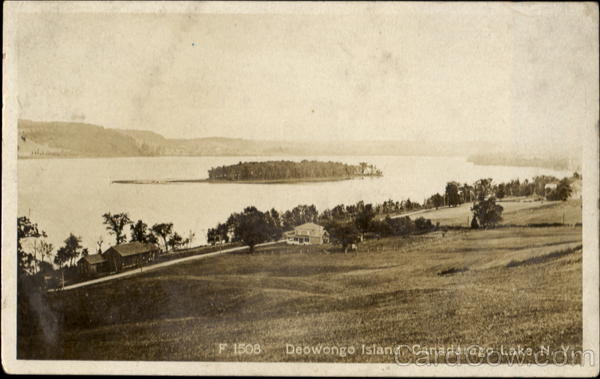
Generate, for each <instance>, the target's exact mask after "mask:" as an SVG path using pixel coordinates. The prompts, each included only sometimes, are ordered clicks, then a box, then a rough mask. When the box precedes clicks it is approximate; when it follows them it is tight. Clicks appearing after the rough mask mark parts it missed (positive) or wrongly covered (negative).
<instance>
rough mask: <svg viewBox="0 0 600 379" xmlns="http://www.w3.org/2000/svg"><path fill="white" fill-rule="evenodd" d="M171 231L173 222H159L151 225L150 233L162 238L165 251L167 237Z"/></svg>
mask: <svg viewBox="0 0 600 379" xmlns="http://www.w3.org/2000/svg"><path fill="white" fill-rule="evenodd" d="M172 233H173V223H160V224H154V225H152V234H154V235H155V236H156V237H160V238H162V240H163V243H164V246H165V251H169V242H168V240H169V237H170V236H171V234H172Z"/></svg>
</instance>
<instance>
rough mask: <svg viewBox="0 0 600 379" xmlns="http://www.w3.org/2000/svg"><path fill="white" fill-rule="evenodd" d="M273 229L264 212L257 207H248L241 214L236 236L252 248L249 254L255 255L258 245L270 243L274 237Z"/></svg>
mask: <svg viewBox="0 0 600 379" xmlns="http://www.w3.org/2000/svg"><path fill="white" fill-rule="evenodd" d="M272 228H273V226H272V225H270V224H269V221H268V220H267V217H266V215H265V214H264V213H263V212H261V211H259V210H258V209H256V208H255V207H247V208H246V209H244V211H243V212H242V213H241V214H240V218H239V223H238V225H237V226H236V229H235V235H236V236H237V238H238V239H239V240H241V241H242V242H244V244H246V245H248V246H249V247H250V249H249V251H248V252H249V253H253V252H254V247H255V246H256V245H258V244H260V243H263V242H266V241H268V240H269V238H270V237H271V236H272V235H273V233H274V231H273V229H272Z"/></svg>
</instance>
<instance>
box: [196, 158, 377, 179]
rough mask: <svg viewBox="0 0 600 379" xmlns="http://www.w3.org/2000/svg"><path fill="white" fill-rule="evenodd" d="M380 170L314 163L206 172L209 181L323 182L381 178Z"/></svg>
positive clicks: (362, 164) (242, 165) (266, 164)
mask: <svg viewBox="0 0 600 379" xmlns="http://www.w3.org/2000/svg"><path fill="white" fill-rule="evenodd" d="M382 175H383V174H382V172H381V170H379V169H378V168H377V167H375V166H374V165H372V164H368V163H366V162H360V163H359V164H358V165H350V164H346V163H341V162H332V161H329V162H321V161H314V160H311V161H309V160H303V161H301V162H293V161H267V162H239V163H237V164H234V165H230V166H219V167H213V168H211V169H210V170H208V180H209V181H233V182H237V181H245V182H246V181H260V182H284V181H327V180H342V179H351V178H356V177H365V176H371V177H375V176H382Z"/></svg>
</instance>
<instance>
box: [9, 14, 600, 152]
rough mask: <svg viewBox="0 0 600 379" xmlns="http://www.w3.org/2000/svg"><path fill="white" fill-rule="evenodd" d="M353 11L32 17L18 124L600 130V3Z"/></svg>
mask: <svg viewBox="0 0 600 379" xmlns="http://www.w3.org/2000/svg"><path fill="white" fill-rule="evenodd" d="M290 5H291V4H290ZM338 5H343V4H338ZM288 13H289V12H288ZM347 13H348V14H344V12H342V13H340V12H334V13H328V12H324V13H322V14H300V13H298V14H277V15H268V14H239V15H232V14H197V13H196V14H160V15H156V14H123V13H119V14H110V13H104V14H91V13H88V14H81V13H64V12H52V13H49V12H42V13H37V14H21V15H20V16H19V17H20V18H19V22H18V24H19V29H18V44H17V47H18V58H17V59H18V99H19V106H20V117H21V118H26V119H32V120H43V121H51V120H61V121H83V122H87V123H93V124H99V125H102V126H105V127H114V128H127V129H147V130H151V131H155V132H158V133H160V134H163V135H165V136H167V137H177V138H192V137H209V136H225V137H241V138H254V139H288V140H293V139H302V140H307V139H318V140H336V139H349V140H361V139H370V140H389V139H400V140H418V139H424V138H426V139H433V140H472V139H475V138H482V136H484V138H485V139H487V140H491V141H497V142H498V143H499V144H507V145H510V144H512V145H516V144H519V145H520V146H534V145H544V146H548V147H556V148H565V146H570V145H577V144H578V143H579V142H580V141H579V139H580V136H581V130H582V128H586V127H594V125H595V123H596V121H597V117H598V113H597V106H596V105H594V104H595V102H597V99H598V97H597V92H598V89H597V88H598V87H597V86H598V55H597V54H598V45H597V33H598V31H597V20H598V14H597V8H596V7H595V6H593V5H586V4H565V3H560V4H533V5H531V4H529V5H525V6H519V5H517V4H486V3H478V4H471V5H468V6H467V5H461V6H459V5H457V4H448V3H446V4H441V5H440V4H437V5H432V4H428V5H423V4H419V3H408V4H405V5H402V6H398V7H395V8H394V9H393V12H387V13H385V14H383V13H382V12H367V11H365V12H347ZM570 147H574V146H570Z"/></svg>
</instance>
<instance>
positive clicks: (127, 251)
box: [107, 242, 157, 257]
mask: <svg viewBox="0 0 600 379" xmlns="http://www.w3.org/2000/svg"><path fill="white" fill-rule="evenodd" d="M110 249H114V250H115V251H116V252H117V253H118V254H119V255H120V256H122V257H127V256H130V255H138V254H144V253H147V252H149V251H152V250H156V249H157V247H156V245H154V244H151V243H142V242H130V243H123V244H120V245H116V246H113V247H111V248H110ZM110 249H108V250H110ZM108 250H107V251H108Z"/></svg>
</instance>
